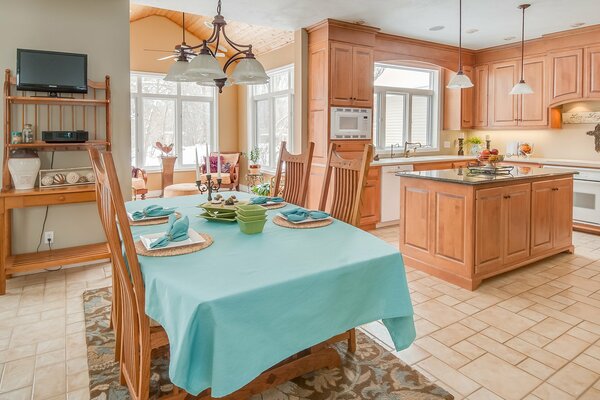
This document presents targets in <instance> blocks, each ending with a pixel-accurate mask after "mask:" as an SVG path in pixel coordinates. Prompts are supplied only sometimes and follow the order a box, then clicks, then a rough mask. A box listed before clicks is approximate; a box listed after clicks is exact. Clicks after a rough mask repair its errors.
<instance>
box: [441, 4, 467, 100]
mask: <svg viewBox="0 0 600 400" xmlns="http://www.w3.org/2000/svg"><path fill="white" fill-rule="evenodd" d="M446 87H447V88H448V89H465V88H470V87H473V82H471V79H469V77H468V76H467V75H465V73H464V72H463V69H462V0H459V1H458V72H457V73H456V75H454V76H453V77H452V79H450V82H448V85H447V86H446Z"/></svg>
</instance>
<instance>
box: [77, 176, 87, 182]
mask: <svg viewBox="0 0 600 400" xmlns="http://www.w3.org/2000/svg"><path fill="white" fill-rule="evenodd" d="M87 181H88V180H87V178H86V177H85V176H80V177H79V181H78V182H79V183H85V182H87Z"/></svg>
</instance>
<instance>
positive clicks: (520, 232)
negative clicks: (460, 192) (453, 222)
mask: <svg viewBox="0 0 600 400" xmlns="http://www.w3.org/2000/svg"><path fill="white" fill-rule="evenodd" d="M530 192H531V186H530V185H529V184H523V185H511V186H507V187H495V188H490V189H482V190H478V191H477V194H476V199H477V201H476V210H475V212H476V217H475V221H476V225H475V237H476V244H475V272H476V273H488V272H491V271H494V270H495V269H498V268H500V267H502V265H504V264H511V263H516V262H518V261H521V260H523V259H525V258H527V257H528V256H529V229H530V220H529V214H530Z"/></svg>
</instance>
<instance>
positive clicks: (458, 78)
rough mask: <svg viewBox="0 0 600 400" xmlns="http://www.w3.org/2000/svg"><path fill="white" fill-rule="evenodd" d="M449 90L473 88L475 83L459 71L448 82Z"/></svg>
mask: <svg viewBox="0 0 600 400" xmlns="http://www.w3.org/2000/svg"><path fill="white" fill-rule="evenodd" d="M446 87H447V88H448V89H466V88H470V87H473V82H471V80H470V79H469V77H468V76H466V75H465V74H464V72H462V71H458V72H457V73H456V75H454V76H453V77H452V79H450V82H448V86H446Z"/></svg>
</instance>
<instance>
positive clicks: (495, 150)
mask: <svg viewBox="0 0 600 400" xmlns="http://www.w3.org/2000/svg"><path fill="white" fill-rule="evenodd" d="M490 153H491V154H493V155H495V156H497V155H498V154H500V151H498V149H492V150H491V151H490Z"/></svg>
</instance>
